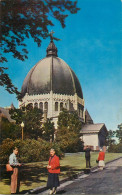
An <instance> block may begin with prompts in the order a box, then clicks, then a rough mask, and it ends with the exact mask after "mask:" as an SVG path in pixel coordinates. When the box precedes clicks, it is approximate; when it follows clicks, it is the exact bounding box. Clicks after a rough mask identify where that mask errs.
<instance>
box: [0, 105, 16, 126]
mask: <svg viewBox="0 0 122 195" xmlns="http://www.w3.org/2000/svg"><path fill="white" fill-rule="evenodd" d="M0 115H1V116H2V117H5V118H7V119H8V120H9V122H11V123H15V122H16V121H15V120H13V119H12V118H11V115H10V114H9V109H5V108H2V107H0Z"/></svg>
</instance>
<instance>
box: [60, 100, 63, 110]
mask: <svg viewBox="0 0 122 195" xmlns="http://www.w3.org/2000/svg"><path fill="white" fill-rule="evenodd" d="M62 110H63V102H61V103H60V111H62Z"/></svg>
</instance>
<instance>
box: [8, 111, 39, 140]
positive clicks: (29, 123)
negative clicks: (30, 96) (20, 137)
mask: <svg viewBox="0 0 122 195" xmlns="http://www.w3.org/2000/svg"><path fill="white" fill-rule="evenodd" d="M10 114H11V118H12V119H14V120H16V124H18V125H19V126H20V124H21V123H22V121H23V122H24V125H25V126H24V137H25V138H34V139H37V138H38V137H41V136H42V128H41V124H42V122H41V120H42V110H40V109H38V108H34V109H31V110H30V109H28V110H26V111H23V110H21V109H14V110H11V111H10Z"/></svg>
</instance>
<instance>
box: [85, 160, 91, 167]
mask: <svg viewBox="0 0 122 195" xmlns="http://www.w3.org/2000/svg"><path fill="white" fill-rule="evenodd" d="M90 167H91V164H90V158H86V168H90Z"/></svg>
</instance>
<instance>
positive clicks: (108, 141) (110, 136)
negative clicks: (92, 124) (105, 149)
mask: <svg viewBox="0 0 122 195" xmlns="http://www.w3.org/2000/svg"><path fill="white" fill-rule="evenodd" d="M114 138H115V131H112V130H109V131H108V136H107V138H106V145H108V146H110V145H112V144H115V139H114Z"/></svg>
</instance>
